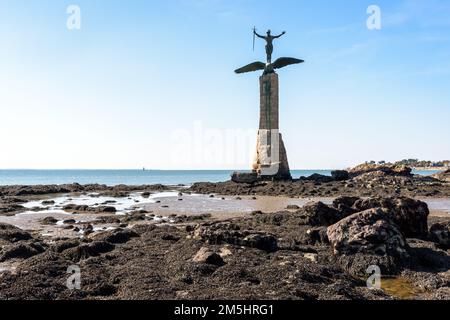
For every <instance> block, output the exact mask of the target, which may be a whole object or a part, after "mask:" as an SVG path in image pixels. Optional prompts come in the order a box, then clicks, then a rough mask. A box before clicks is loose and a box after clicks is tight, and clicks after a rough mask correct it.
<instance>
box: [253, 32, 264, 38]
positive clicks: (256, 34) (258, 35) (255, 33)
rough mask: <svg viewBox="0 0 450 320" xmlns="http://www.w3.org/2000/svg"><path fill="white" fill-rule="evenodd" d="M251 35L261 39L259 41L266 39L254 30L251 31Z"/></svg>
mask: <svg viewBox="0 0 450 320" xmlns="http://www.w3.org/2000/svg"><path fill="white" fill-rule="evenodd" d="M253 33H254V35H255V36H257V37H258V38H261V39H265V38H266V37H264V36H262V35H260V34H259V33H258V32H256V30H253Z"/></svg>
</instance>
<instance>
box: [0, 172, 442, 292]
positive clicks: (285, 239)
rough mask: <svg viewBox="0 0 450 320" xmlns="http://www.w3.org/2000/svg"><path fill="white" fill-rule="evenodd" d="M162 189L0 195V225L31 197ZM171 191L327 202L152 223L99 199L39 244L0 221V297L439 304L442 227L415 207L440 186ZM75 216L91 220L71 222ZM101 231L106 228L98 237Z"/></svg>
mask: <svg viewBox="0 0 450 320" xmlns="http://www.w3.org/2000/svg"><path fill="white" fill-rule="evenodd" d="M373 169H375V170H373ZM346 185H347V186H346ZM348 185H353V187H349V186H348ZM369 185H371V186H372V187H370V188H369V187H368V186H369ZM168 189H169V188H168V187H164V186H137V187H130V186H117V187H106V186H99V185H89V186H81V185H77V184H74V185H65V186H11V187H0V215H1V216H4V217H11V218H14V217H16V215H17V214H20V212H23V211H24V210H26V208H25V207H24V206H23V205H24V203H25V202H26V201H28V200H30V199H34V200H35V199H39V200H38V201H41V204H42V205H49V206H50V205H52V201H53V200H52V198H51V197H52V196H54V195H57V194H69V195H73V196H75V195H77V194H83V193H84V194H92V193H95V195H93V196H98V195H99V194H103V195H109V196H117V197H121V196H127V195H129V194H130V193H131V192H136V191H139V192H141V193H142V194H143V195H145V196H150V194H152V193H153V192H158V191H164V190H168ZM170 189H173V188H170ZM335 189H336V190H335ZM182 190H183V191H182ZM179 191H180V192H186V191H187V192H197V193H206V194H212V193H213V194H217V195H221V194H223V195H226V194H228V195H233V196H234V195H237V196H239V195H240V196H245V195H271V196H280V195H288V196H290V197H302V196H308V197H310V196H319V195H327V196H331V197H333V201H332V203H329V204H325V203H323V202H321V201H317V200H316V201H312V202H309V203H307V204H306V205H304V206H303V207H300V206H297V205H289V206H287V207H286V209H285V210H282V211H279V212H261V211H255V212H253V213H252V214H248V215H244V216H240V217H236V218H228V219H218V218H217V217H212V216H211V215H210V214H201V215H190V216H187V215H171V216H170V217H168V219H154V217H152V214H151V212H148V211H146V210H145V209H140V210H139V209H136V210H134V211H130V212H127V213H126V214H122V215H118V214H116V213H115V205H114V201H110V203H103V204H99V205H98V206H95V207H93V206H89V205H86V206H80V205H75V204H70V205H66V206H64V211H66V212H67V214H68V215H69V216H68V217H67V218H66V220H64V221H60V220H59V219H55V218H53V217H46V218H45V219H43V220H42V221H41V223H42V225H56V224H58V223H59V222H61V224H60V225H59V226H58V228H61V229H62V230H64V229H68V230H71V231H73V230H74V229H77V230H76V231H77V233H76V235H77V236H73V234H72V236H68V235H65V234H64V233H61V234H59V235H58V236H52V237H48V236H44V235H42V234H41V233H40V232H38V231H36V230H23V229H20V228H18V227H16V226H14V225H13V224H12V223H11V224H10V223H0V299H298V300H316V299H327V300H328V299H351V300H367V299H370V300H391V299H446V300H449V299H450V217H446V216H442V217H437V216H432V215H430V211H429V208H428V206H427V204H426V203H425V202H423V201H420V200H417V199H414V198H417V196H420V197H432V196H439V197H448V195H449V194H450V191H449V185H448V183H447V182H446V181H445V180H440V179H438V178H433V177H418V176H413V175H411V173H410V172H408V169H407V168H406V169H405V168H381V169H380V168H379V167H377V168H373V167H372V168H368V167H363V166H361V167H359V168H356V169H355V170H349V171H346V172H342V171H341V172H335V173H334V174H333V177H331V178H330V177H324V176H317V175H316V176H313V177H309V178H301V179H298V180H295V181H292V182H279V181H278V182H277V181H266V182H252V183H235V182H224V183H217V184H211V183H198V184H195V185H193V186H192V187H191V188H190V189H189V190H187V189H186V188H183V189H181V187H180V189H179ZM313 191H315V192H313ZM328 191H329V193H328ZM181 195H182V193H180V197H181ZM99 208H100V209H99ZM113 209H114V210H113ZM85 214H89V215H92V216H93V217H94V220H92V221H89V222H83V223H80V222H79V221H76V220H77V219H76V217H78V215H85ZM104 224H108V225H109V226H110V227H109V228H106V227H103V228H98V226H99V225H104ZM78 231H79V232H78ZM73 266H76V267H77V268H79V270H80V280H81V282H80V286H79V288H75V289H73V288H69V287H70V286H69V287H68V286H67V281H68V279H69V278H70V276H71V275H72V273H71V271H70V270H73V269H71V268H73ZM374 267H375V269H373V268H374ZM68 270H69V273H68ZM371 270H379V271H380V272H381V289H370V288H368V286H367V279H368V277H369V276H370V275H371V272H372V271H371ZM368 271H371V272H368Z"/></svg>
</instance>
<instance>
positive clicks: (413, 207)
mask: <svg viewBox="0 0 450 320" xmlns="http://www.w3.org/2000/svg"><path fill="white" fill-rule="evenodd" d="M353 208H354V209H356V210H357V211H364V210H368V209H373V208H383V209H386V211H387V212H388V214H389V216H390V217H391V218H392V219H393V220H394V222H395V223H396V224H397V225H398V227H399V228H400V230H401V232H402V233H403V234H404V236H405V237H407V238H415V237H419V238H421V237H426V236H427V234H428V215H429V214H430V211H429V209H428V205H427V204H426V203H425V202H422V201H420V200H415V199H410V198H406V197H393V198H369V199H360V200H357V201H356V202H355V203H354V205H353Z"/></svg>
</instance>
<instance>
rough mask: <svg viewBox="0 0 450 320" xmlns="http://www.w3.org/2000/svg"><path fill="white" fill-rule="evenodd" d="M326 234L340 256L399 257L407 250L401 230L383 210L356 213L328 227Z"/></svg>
mask: <svg viewBox="0 0 450 320" xmlns="http://www.w3.org/2000/svg"><path fill="white" fill-rule="evenodd" d="M327 235H328V239H329V240H330V242H331V244H332V246H333V249H334V251H335V253H338V254H354V253H358V252H364V253H375V254H379V255H385V254H390V255H397V254H404V253H406V248H407V244H406V241H405V238H404V237H403V234H402V233H401V231H400V229H399V228H398V226H397V225H396V224H395V223H394V222H393V221H392V220H391V219H390V218H389V217H388V215H387V214H386V212H384V211H383V210H381V209H370V210H366V211H363V212H359V213H355V214H353V215H351V216H349V217H347V218H345V219H343V220H341V221H339V222H338V223H336V224H334V225H332V226H330V227H328V230H327Z"/></svg>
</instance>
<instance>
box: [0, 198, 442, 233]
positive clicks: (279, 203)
mask: <svg viewBox="0 0 450 320" xmlns="http://www.w3.org/2000/svg"><path fill="white" fill-rule="evenodd" d="M46 200H53V201H54V202H55V203H54V204H52V205H48V206H47V205H43V204H42V200H36V201H30V202H28V203H25V204H24V206H25V207H26V208H28V209H30V210H28V211H25V212H23V213H19V214H17V215H15V216H12V217H6V216H0V222H4V223H9V224H13V225H15V226H17V227H19V228H21V229H25V230H40V231H41V232H42V234H43V235H48V236H51V235H52V234H54V231H55V229H56V230H57V231H60V230H62V229H63V228H64V225H63V221H64V220H67V219H74V220H76V222H77V224H83V223H87V222H89V223H91V222H93V221H95V220H96V219H97V218H98V217H99V216H105V215H111V214H110V213H92V212H88V213H81V214H72V213H69V212H65V211H64V210H63V207H64V206H65V205H67V204H76V205H88V206H90V207H98V206H112V207H115V208H116V210H117V212H116V213H115V214H116V215H126V214H129V213H130V212H132V211H134V210H140V209H145V210H146V211H148V214H147V217H148V219H149V220H153V221H154V222H166V223H170V222H172V220H171V218H170V216H172V215H201V214H211V215H212V216H213V218H218V219H227V218H233V217H242V216H246V215H249V214H251V213H252V212H254V211H262V212H277V211H282V210H286V208H287V206H288V205H297V206H298V207H302V206H304V205H305V204H306V203H307V202H309V201H322V202H324V203H326V204H331V203H332V201H333V199H332V198H288V197H270V196H257V197H252V196H241V197H234V196H224V197H222V196H219V195H199V194H179V191H173V192H161V193H154V194H152V195H150V196H149V197H143V196H142V194H141V193H133V194H131V195H130V196H128V197H119V198H113V197H104V196H99V195H98V194H96V193H92V194H88V195H64V196H58V197H56V198H53V199H46ZM423 200H424V201H426V202H427V203H428V205H429V206H430V210H431V211H432V212H433V213H436V212H437V213H439V214H444V215H446V214H450V199H423ZM113 215H114V214H113ZM46 217H54V218H55V219H57V220H58V223H57V224H56V226H43V225H42V224H41V222H40V220H42V219H43V218H46ZM94 227H100V228H108V227H110V226H109V225H95V226H94Z"/></svg>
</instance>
